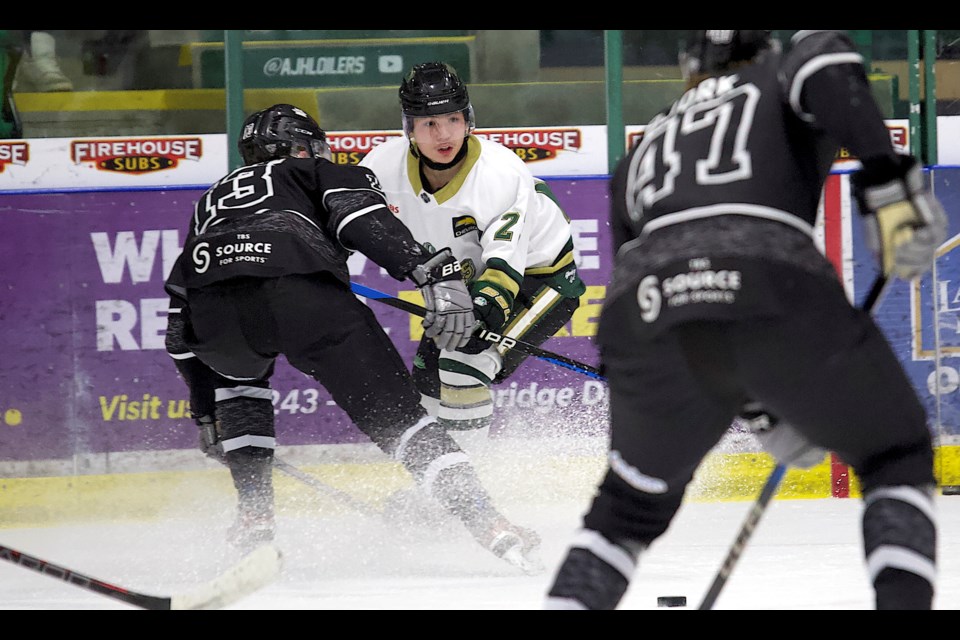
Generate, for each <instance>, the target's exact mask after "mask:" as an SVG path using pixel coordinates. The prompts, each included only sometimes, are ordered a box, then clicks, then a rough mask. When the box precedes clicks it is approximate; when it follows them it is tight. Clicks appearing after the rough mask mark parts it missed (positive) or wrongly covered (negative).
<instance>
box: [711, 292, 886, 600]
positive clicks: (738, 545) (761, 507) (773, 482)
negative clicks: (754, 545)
mask: <svg viewBox="0 0 960 640" xmlns="http://www.w3.org/2000/svg"><path fill="white" fill-rule="evenodd" d="M886 288H887V278H886V276H884V275H882V274H881V275H879V276H877V278H876V279H875V280H874V281H873V285H871V287H870V291H869V292H867V297H866V298H864V300H863V305H862V306H863V308H864V309H866V310H867V311H873V308H874V307H875V306H876V304H877V301H878V300H879V299H880V297H881V295H882V294H883V292H884V291H886ZM786 473H787V467H786V465H784V464H783V463H780V462H778V463H777V465H776V466H775V467H774V468H773V471H771V472H770V477H768V478H767V482H766V483H765V484H764V485H763V489H761V490H760V495H759V497H757V501H756V503H755V504H754V505H753V507H752V508H751V509H750V511H749V513H747V518H746V520H744V521H743V524H742V525H741V526H740V532H739V533H738V534H737V537H736V538H735V539H734V541H733V546H732V547H730V550H729V551H728V552H727V557H726V558H725V559H724V561H723V564H722V565H720V570H719V571H718V572H717V575H716V576H715V577H714V578H713V582H712V583H711V584H710V588H709V589H708V590H707V593H706V595H704V596H703V600H702V601H701V602H700V607H699V610H700V611H705V610H708V609H712V608H713V605H714V604H715V603H716V601H717V598H718V597H719V596H720V591H722V590H723V587H724V585H726V584H727V580H729V579H730V574H731V573H732V572H733V568H734V567H735V566H736V564H737V561H738V560H739V559H740V556H741V555H742V554H743V548H744V547H745V546H746V545H747V541H748V540H750V536H752V535H753V530H754V529H756V527H757V523H759V522H760V518H762V517H763V514H764V512H765V511H766V510H767V506H768V505H769V504H770V501H771V500H772V499H773V496H774V495H775V494H776V493H777V489H778V488H779V487H780V482H781V481H782V480H783V477H784V476H785V475H786Z"/></svg>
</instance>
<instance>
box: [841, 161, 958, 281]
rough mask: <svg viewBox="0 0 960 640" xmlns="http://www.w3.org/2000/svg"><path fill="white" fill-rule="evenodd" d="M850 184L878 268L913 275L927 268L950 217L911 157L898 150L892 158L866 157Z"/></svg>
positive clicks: (945, 235) (944, 237)
mask: <svg viewBox="0 0 960 640" xmlns="http://www.w3.org/2000/svg"><path fill="white" fill-rule="evenodd" d="M851 184H852V185H853V193H854V196H855V197H856V199H857V203H858V204H859V206H860V213H862V214H863V215H864V216H865V221H866V223H867V224H866V231H867V237H866V240H867V244H868V245H869V246H870V249H871V250H872V251H873V252H874V254H876V256H877V259H878V260H879V261H880V265H881V268H882V269H883V273H884V274H885V275H894V276H897V277H899V278H902V279H904V280H912V279H913V278H916V277H918V276H922V275H923V274H924V273H926V272H927V271H929V270H930V268H931V266H932V265H933V258H934V255H935V253H936V250H937V248H938V247H939V246H940V245H941V244H943V242H944V240H946V238H947V228H948V225H949V223H948V221H947V215H946V213H945V212H944V210H943V206H942V205H941V204H940V202H939V201H938V200H937V198H936V196H934V195H933V193H932V192H931V191H930V190H929V189H927V188H926V186H925V185H924V182H923V174H922V172H921V170H920V164H919V163H918V162H917V160H916V158H914V157H913V156H903V155H901V156H898V157H897V162H896V163H895V164H891V163H889V162H886V161H874V162H867V161H865V162H864V163H863V169H862V170H861V171H859V172H858V173H856V174H854V176H853V177H852V178H851Z"/></svg>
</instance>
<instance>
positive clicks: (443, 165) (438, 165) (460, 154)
mask: <svg viewBox="0 0 960 640" xmlns="http://www.w3.org/2000/svg"><path fill="white" fill-rule="evenodd" d="M410 149H411V150H412V151H413V155H414V156H416V157H417V158H420V162H422V163H423V164H425V165H427V166H428V167H429V168H431V169H433V170H434V171H444V170H446V169H450V168H452V167H453V165H455V164H457V163H458V162H460V161H461V160H463V159H464V158H465V157H466V155H467V138H466V137H465V138H464V139H463V144H462V145H460V151H457V155H455V156H453V160H451V161H450V162H434V161H433V160H431V159H430V158H428V157H427V156H425V155H423V154H422V153H420V149H419V148H418V147H417V143H416V142H413V141H412V140H411V141H410Z"/></svg>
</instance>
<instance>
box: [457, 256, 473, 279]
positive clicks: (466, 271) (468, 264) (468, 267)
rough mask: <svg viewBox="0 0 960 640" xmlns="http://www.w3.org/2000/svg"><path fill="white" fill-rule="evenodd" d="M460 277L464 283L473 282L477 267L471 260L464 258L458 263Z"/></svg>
mask: <svg viewBox="0 0 960 640" xmlns="http://www.w3.org/2000/svg"><path fill="white" fill-rule="evenodd" d="M460 275H461V276H463V281H464V282H473V280H474V278H476V277H477V267H476V265H474V264H473V260H471V259H470V258H466V259H464V260H461V261H460Z"/></svg>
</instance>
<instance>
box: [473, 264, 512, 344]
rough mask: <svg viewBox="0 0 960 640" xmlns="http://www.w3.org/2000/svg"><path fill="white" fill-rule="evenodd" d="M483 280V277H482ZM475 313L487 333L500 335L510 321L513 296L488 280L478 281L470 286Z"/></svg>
mask: <svg viewBox="0 0 960 640" xmlns="http://www.w3.org/2000/svg"><path fill="white" fill-rule="evenodd" d="M481 278H482V276H481ZM470 294H471V295H472V296H473V311H474V313H476V314H477V319H478V320H480V322H482V323H483V326H484V328H485V329H486V330H487V331H493V332H494V333H500V332H501V331H503V327H504V326H505V325H506V324H507V322H509V320H510V310H511V306H512V305H513V296H512V295H510V293H509V292H508V291H505V290H504V289H503V288H502V287H500V286H498V285H496V284H493V283H492V282H490V281H488V280H483V279H481V280H477V281H476V282H474V283H473V284H472V285H470Z"/></svg>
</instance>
